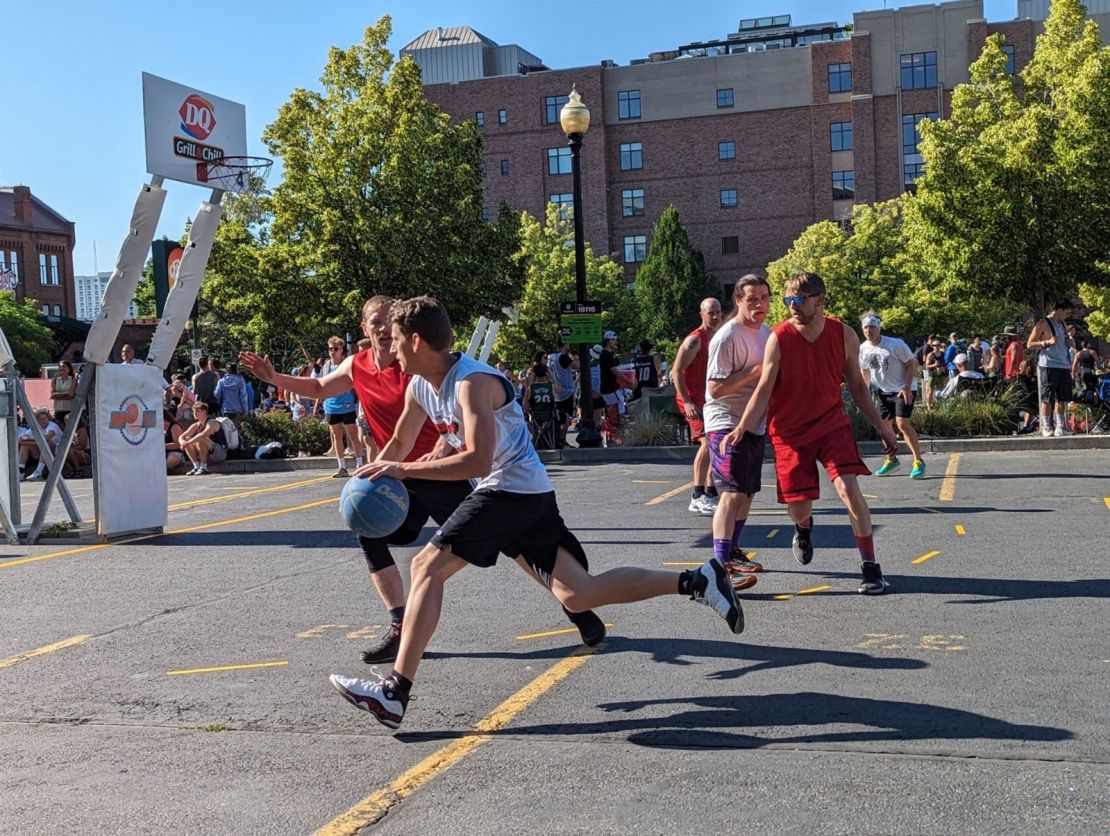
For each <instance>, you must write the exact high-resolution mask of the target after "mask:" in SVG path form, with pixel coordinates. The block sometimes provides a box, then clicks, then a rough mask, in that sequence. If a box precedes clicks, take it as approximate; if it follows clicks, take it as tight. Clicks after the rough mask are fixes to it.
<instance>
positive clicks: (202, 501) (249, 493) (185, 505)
mask: <svg viewBox="0 0 1110 836" xmlns="http://www.w3.org/2000/svg"><path fill="white" fill-rule="evenodd" d="M330 481H332V477H331V476H317V477H316V478H315V479H302V480H301V481H299V482H290V483H289V484H288V485H275V486H274V487H270V488H254V489H252V490H249V491H242V492H241V493H228V494H221V495H220V496H211V497H208V498H206V499H187V500H185V501H184V502H176V503H174V504H173V505H168V506H166V510H167V511H179V510H181V509H182V508H189V507H190V506H198V505H212V504H214V503H216V502H224V501H226V500H228V499H241V498H242V497H244V496H260V495H261V494H266V493H277V492H278V491H288V490H292V489H293V488H300V487H303V486H305V485H314V484H316V483H317V482H330Z"/></svg>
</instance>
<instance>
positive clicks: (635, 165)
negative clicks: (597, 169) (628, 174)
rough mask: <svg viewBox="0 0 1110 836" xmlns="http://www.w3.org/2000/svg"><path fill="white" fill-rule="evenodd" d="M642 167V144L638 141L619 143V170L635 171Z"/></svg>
mask: <svg viewBox="0 0 1110 836" xmlns="http://www.w3.org/2000/svg"><path fill="white" fill-rule="evenodd" d="M643 167H644V146H643V144H642V143H639V142H622V143H621V171H635V170H636V169H639V168H643Z"/></svg>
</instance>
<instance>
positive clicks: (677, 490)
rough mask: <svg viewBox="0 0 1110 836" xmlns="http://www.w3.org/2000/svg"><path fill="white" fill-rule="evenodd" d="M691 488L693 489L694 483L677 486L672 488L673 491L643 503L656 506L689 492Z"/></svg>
mask: <svg viewBox="0 0 1110 836" xmlns="http://www.w3.org/2000/svg"><path fill="white" fill-rule="evenodd" d="M692 487H694V483H693V482H687V483H686V484H685V485H679V486H678V487H677V488H674V489H673V490H669V491H667V492H666V493H664V494H660V495H659V496H657V497H655V499H649V500H648V501H647V502H645V503H644V505H658V504H659V503H660V502H666V501H667V500H668V499H670V498H671V497H672V496H677V495H678V494H680V493H682V492H683V491H688V490H690V488H692Z"/></svg>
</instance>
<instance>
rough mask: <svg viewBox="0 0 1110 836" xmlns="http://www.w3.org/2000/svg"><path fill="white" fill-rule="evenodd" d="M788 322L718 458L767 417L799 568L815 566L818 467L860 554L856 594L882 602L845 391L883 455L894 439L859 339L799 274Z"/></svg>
mask: <svg viewBox="0 0 1110 836" xmlns="http://www.w3.org/2000/svg"><path fill="white" fill-rule="evenodd" d="M783 302H784V303H785V304H786V307H787V308H788V309H789V311H790V318H789V319H787V320H785V321H784V322H781V323H780V324H779V325H777V326H776V327H775V328H774V329H773V330H772V332H771V336H770V338H768V340H767V347H766V350H765V351H764V355H763V369H762V373H761V375H760V379H759V384H758V385H757V386H756V389H755V393H754V394H753V395H752V398H751V400H750V401H748V405H747V407H745V409H744V414H743V417H741V419H740V423H739V424H737V426H736V429H734V430H733V431H732V432H730V433H729V434H728V435H727V436H725V437H724V438H723V439H722V440H721V451H722V453H723V451H724V450H725V449H726V446H727V445H735V444H737V443H738V442H739V441H740V439H741V438H742V437H743V436H744V434H745V433H752V432H754V431H756V430H757V429H758V428H759V424H760V422H761V421H762V420H763V416H764V414H765V413H766V415H767V419H768V426H767V430H768V434H769V435H770V437H771V445H772V446H773V448H774V451H775V474H776V476H777V477H778V499H779V502H781V503H783V504H785V505H786V510H787V513H788V514H789V515H790V518H791V519H792V520H793V521H794V540H793V543H792V550H793V552H794V557H795V559H797V561H798V562H799V563H801V564H802V565H803V566H804V565H807V564H808V563H809V562H810V561H811V560H812V559H813V542H812V533H813V513H812V511H813V500H815V499H819V498H820V496H821V490H820V483H819V482H818V477H817V463H818V462H820V463H821V464H822V465H823V466H824V468H825V470H826V471H828V474H829V478H830V479H831V480H832V482H833V484H834V485H835V486H836V492H837V493H838V494H839V495H840V498H841V500H842V501H843V502H844V504H845V506H846V507H847V509H848V517H849V519H850V521H851V524H852V533H853V534H854V535H855V538H856V546H857V548H858V549H859V553H860V560H861V565H860V569H861V572H862V574H863V580H862V582H861V583H860V585H859V588H858V591H859V592H860V593H862V594H864V595H881V594H882V593H883V592H885V591H886V589H887V582H886V581H885V580H884V578H883V573H882V568H881V567H880V566H879V563H878V561H876V560H875V545H874V542H873V540H872V528H871V510H870V509H869V508H868V507H867V501H866V500H865V499H864V498H863V492H862V491H861V490H860V487H859V480H858V478H857V477H859V476H861V475H864V476H866V475H867V474H869V473H870V472H871V471H869V470H868V469H867V465H865V464H864V463H863V461H862V460H861V459H860V456H859V448H858V447H857V446H856V440H855V437H854V436H853V435H852V425H851V422H850V421H849V420H848V416H847V415H846V414H845V412H844V402H843V399H842V398H841V394H840V384H841V382H842V381H844V382H846V383H847V385H848V390H849V391H850V392H851V394H852V399H853V400H854V401H855V402H856V406H857V407H858V408H859V410H860V412H862V413H863V414H864V416H866V418H867V420H868V421H870V422H871V424H872V426H874V427H875V431H876V432H877V433H878V434H879V438H880V439H882V442H883V447H884V448H885V450H886V453H887V455H888V456H894V455H895V454H896V453H897V451H898V443H897V441H896V440H895V438H894V433H893V432H892V431H891V429H890V427H889V426H888V425H887V423H886V422H885V421H883V420H882V418H880V417H879V413H878V411H877V410H876V409H875V404H874V403H873V402H872V401H871V394H870V392H869V391H868V388H867V384H866V383H864V381H863V376H862V375H861V374H860V368H859V339H858V338H857V337H856V333H855V331H854V330H853V329H851V328H849V327H847V326H846V325H845V324H844V323H843V322H841V321H840V320H839V319H834V318H832V317H828V316H825V313H824V308H825V282H824V279H822V278H821V277H820V276H818V275H817V274H816V273H801V274H799V275H797V276H794V277H792V278H791V279H790V280H789V281H788V282H787V283H786V296H785V298H784V299H783Z"/></svg>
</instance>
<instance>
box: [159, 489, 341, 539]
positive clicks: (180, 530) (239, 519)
mask: <svg viewBox="0 0 1110 836" xmlns="http://www.w3.org/2000/svg"><path fill="white" fill-rule="evenodd" d="M338 501H339V497H337V496H335V497H332V498H331V499H318V500H316V501H315V502H306V503H305V504H304V505H294V506H292V507H290V508H278V509H277V510H275V511H263V512H262V513H260V514H248V515H247V516H245V517H235V518H233V519H230V520H218V521H217V522H211V523H204V524H203V525H191V526H189V527H188V528H174V529H171V530H170V531H167V532H166V533H165V534H154V535H151V536H153V537H173V536H174V535H176V534H188V533H189V532H191V531H204V530H205V529H206V528H219V527H220V526H221V525H233V524H235V523H241V522H249V521H250V520H262V519H265V518H266V517H276V516H279V515H280V514H288V513H291V512H293V511H304V510H305V509H307V508H319V507H320V506H321V505H331V504H333V503H336V502H338ZM143 539H146V538H143Z"/></svg>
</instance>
